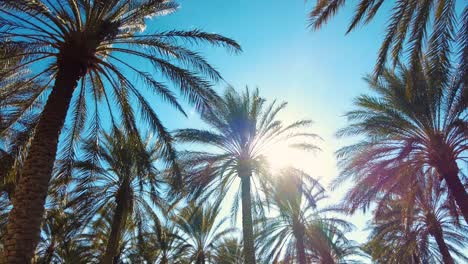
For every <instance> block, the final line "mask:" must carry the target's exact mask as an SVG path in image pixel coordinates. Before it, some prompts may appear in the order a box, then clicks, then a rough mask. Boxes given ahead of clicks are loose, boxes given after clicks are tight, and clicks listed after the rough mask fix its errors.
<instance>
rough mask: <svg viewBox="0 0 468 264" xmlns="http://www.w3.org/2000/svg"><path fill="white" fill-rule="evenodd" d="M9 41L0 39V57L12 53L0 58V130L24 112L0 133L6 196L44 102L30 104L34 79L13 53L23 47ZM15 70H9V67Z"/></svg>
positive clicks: (0, 174) (0, 177) (1, 185)
mask: <svg viewBox="0 0 468 264" xmlns="http://www.w3.org/2000/svg"><path fill="white" fill-rule="evenodd" d="M10 44H11V43H10V42H9V41H2V40H0V57H1V58H5V57H7V56H12V57H13V59H10V60H8V61H7V60H0V76H2V78H0V131H4V132H6V131H5V129H7V124H8V123H9V122H10V121H11V120H12V119H15V117H16V115H17V114H18V113H25V114H24V117H23V119H22V120H21V123H20V124H17V125H15V126H11V127H10V128H9V129H8V131H7V132H6V133H5V134H8V137H4V136H3V135H2V136H0V192H6V193H7V194H8V199H11V198H12V197H13V194H14V187H15V185H16V182H18V180H19V176H20V169H21V168H22V164H23V162H24V159H25V157H26V153H27V149H28V146H29V144H28V143H29V142H30V141H31V139H32V136H33V135H34V129H33V128H34V127H35V125H36V124H37V121H38V117H39V115H38V110H39V109H41V108H42V106H43V102H42V101H41V100H39V101H38V102H37V103H35V104H29V102H31V100H35V99H37V98H35V91H37V89H38V85H37V83H36V82H29V83H27V81H28V76H30V75H31V72H30V70H28V67H21V60H20V59H18V57H16V58H15V56H16V55H18V54H22V53H23V52H24V50H23V49H21V48H18V47H12V46H11V45H10ZM12 67H15V68H17V70H16V71H14V72H11V71H9V69H10V68H12Z"/></svg>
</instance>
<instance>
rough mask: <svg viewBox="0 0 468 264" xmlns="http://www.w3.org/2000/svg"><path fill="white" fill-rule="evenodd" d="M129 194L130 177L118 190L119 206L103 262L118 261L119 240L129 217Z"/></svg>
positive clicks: (113, 220) (117, 201)
mask: <svg viewBox="0 0 468 264" xmlns="http://www.w3.org/2000/svg"><path fill="white" fill-rule="evenodd" d="M129 194H130V185H129V181H128V179H125V180H124V181H123V182H122V185H121V187H120V188H119V190H118V192H117V197H116V201H115V202H116V204H117V207H116V209H115V212H114V216H113V217H112V224H111V233H110V235H109V240H108V241H107V246H106V252H105V254H104V257H103V259H102V264H113V263H117V262H116V257H117V256H118V255H119V252H118V249H119V242H120V238H121V236H122V230H123V229H124V228H125V224H126V222H127V217H128V210H129V200H130V199H129Z"/></svg>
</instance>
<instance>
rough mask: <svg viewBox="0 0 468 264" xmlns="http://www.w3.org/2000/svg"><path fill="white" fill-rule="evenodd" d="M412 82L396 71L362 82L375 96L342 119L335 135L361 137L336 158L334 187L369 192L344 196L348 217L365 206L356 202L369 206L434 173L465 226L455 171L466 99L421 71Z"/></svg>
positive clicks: (463, 140)
mask: <svg viewBox="0 0 468 264" xmlns="http://www.w3.org/2000/svg"><path fill="white" fill-rule="evenodd" d="M427 64H430V63H423V65H427ZM413 74H414V73H413ZM417 76H418V79H417V82H416V83H414V82H413V78H411V77H410V71H409V70H408V69H406V68H405V67H403V66H401V67H400V68H399V71H390V70H386V71H385V72H384V74H383V76H382V77H381V78H380V79H379V80H372V79H370V78H368V79H367V82H368V84H369V86H370V87H371V88H372V90H373V92H375V95H374V96H369V95H362V96H360V97H358V98H357V99H356V103H355V105H356V109H355V110H353V111H350V112H348V113H347V114H346V116H347V117H348V119H349V120H350V121H351V124H350V125H349V126H348V127H346V128H344V129H342V130H341V131H339V132H338V135H339V136H348V135H360V136H364V137H363V138H362V139H361V140H360V141H359V142H358V143H356V144H353V145H350V146H347V147H344V148H342V149H340V150H339V151H338V152H337V155H338V158H339V160H340V161H339V163H340V166H341V167H342V172H341V174H340V177H338V178H337V179H336V183H340V182H342V181H343V180H345V179H353V181H354V182H355V183H356V186H367V187H369V188H368V190H369V191H367V192H366V193H365V192H364V191H363V190H364V189H362V188H361V189H354V190H353V191H352V192H350V193H348V195H347V197H348V199H347V200H348V204H349V205H350V208H349V209H350V211H351V212H352V211H354V210H355V209H357V207H359V206H363V208H365V207H367V205H368V204H369V202H367V203H362V202H359V201H360V200H362V199H365V200H366V201H372V200H373V199H374V197H375V195H376V194H378V193H379V192H380V191H381V190H390V189H392V188H394V187H393V186H395V185H396V184H398V183H399V182H402V181H406V180H407V179H405V177H415V176H416V175H418V173H419V171H420V170H422V171H423V173H424V175H431V174H432V173H433V172H436V173H437V174H438V175H439V177H440V180H443V181H445V183H446V184H447V187H448V190H449V192H450V197H454V198H455V201H456V203H457V205H458V208H459V209H460V211H461V213H462V214H463V216H464V217H465V220H467V219H468V194H467V192H466V189H465V187H464V184H463V181H464V175H463V173H461V172H460V169H459V165H458V164H462V163H463V162H466V161H467V159H466V156H464V154H466V150H468V144H467V142H468V136H467V134H466V129H467V125H468V123H467V121H466V117H467V112H466V107H467V102H468V101H467V100H466V93H465V92H464V88H463V87H461V86H460V85H458V84H457V83H452V82H448V83H444V82H442V81H441V80H440V79H438V77H437V76H432V75H430V73H429V72H428V71H427V67H424V68H423V69H422V71H420V72H419V73H418V74H417ZM450 79H452V80H453V79H454V78H450ZM408 87H409V89H408ZM408 171H410V172H408ZM409 182H411V181H409ZM363 197H364V198H363Z"/></svg>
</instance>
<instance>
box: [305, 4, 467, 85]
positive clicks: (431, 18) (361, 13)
mask: <svg viewBox="0 0 468 264" xmlns="http://www.w3.org/2000/svg"><path fill="white" fill-rule="evenodd" d="M384 2H385V1H384V0H378V1H375V0H360V1H357V3H356V10H355V13H354V16H353V18H352V20H351V22H350V24H349V27H348V29H347V31H346V33H349V32H351V31H352V30H354V29H355V28H356V27H357V26H358V25H359V24H361V23H363V24H367V23H369V22H371V21H372V20H373V19H374V17H375V15H376V14H377V12H378V11H379V10H380V9H381V7H382V6H384V5H383V3H384ZM345 3H346V1H345V0H320V1H317V4H316V5H315V6H314V8H313V9H312V11H311V12H310V14H309V18H310V20H309V21H310V26H311V27H312V28H314V29H319V28H321V27H322V26H323V25H324V24H325V23H326V22H327V21H328V20H329V19H330V18H331V17H333V16H334V15H335V14H336V13H337V12H338V10H339V9H341V8H343V6H344V5H345ZM353 4H354V3H353ZM391 5H392V9H391V12H390V18H389V21H388V23H387V28H386V35H385V38H384V40H383V42H382V45H381V47H380V51H379V55H378V59H377V64H376V67H375V73H376V74H377V75H380V73H382V72H383V70H384V67H385V64H386V61H387V57H389V56H391V58H392V61H393V64H394V65H396V64H398V63H399V62H400V60H401V57H402V54H403V53H408V54H409V56H410V61H411V64H412V65H413V66H417V65H418V64H419V61H420V60H421V58H422V57H423V53H424V52H427V54H428V56H429V57H430V58H431V61H432V62H433V63H434V64H433V66H434V67H433V68H432V70H433V72H432V74H434V75H437V74H440V75H446V73H447V71H446V69H447V68H449V65H450V59H451V55H450V53H451V52H452V51H453V49H452V48H451V47H452V46H454V44H455V45H457V46H458V47H457V49H458V50H457V53H458V55H459V62H458V64H459V65H460V69H459V70H460V72H459V77H460V78H459V81H461V82H463V83H464V84H465V85H466V84H467V83H468V79H467V78H468V68H467V67H466V65H467V58H468V56H467V55H468V37H467V36H468V7H466V6H465V8H464V10H463V13H462V14H457V10H456V6H457V1H456V0H451V1H433V0H424V1H420V0H408V1H394V2H392V4H391ZM426 39H427V40H426Z"/></svg>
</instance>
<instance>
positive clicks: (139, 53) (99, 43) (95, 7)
mask: <svg viewBox="0 0 468 264" xmlns="http://www.w3.org/2000/svg"><path fill="white" fill-rule="evenodd" d="M176 7H177V4H175V3H174V2H172V1H170V0H143V1H135V0H110V1H102V0H93V1H91V0H67V1H63V2H62V1H61V2H55V1H53V2H51V1H46V0H39V1H32V0H15V1H11V0H2V1H0V13H1V17H0V19H1V24H2V27H1V28H0V39H9V45H11V46H13V47H19V48H22V49H23V50H24V52H23V53H21V54H19V55H17V57H19V58H20V59H21V64H20V65H18V66H16V67H11V68H9V70H8V71H6V72H4V73H2V78H3V76H4V75H6V74H9V73H11V72H14V71H16V70H17V69H18V68H20V67H25V66H31V68H34V69H37V71H35V72H34V74H31V76H30V77H29V78H28V80H27V81H26V82H25V85H26V84H28V83H30V82H33V81H36V82H39V87H38V89H36V90H35V91H34V95H35V96H34V98H35V100H29V101H28V102H25V104H27V103H29V104H34V103H35V102H36V101H37V100H38V98H40V97H41V95H44V96H46V95H47V94H48V93H49V92H50V95H49V96H48V98H47V103H46V104H45V106H44V107H43V109H42V111H41V117H40V120H39V121H38V123H37V125H35V134H34V139H33V140H32V142H31V146H30V149H29V154H28V156H27V159H26V160H25V162H24V167H23V173H22V177H21V179H20V181H19V183H18V186H17V188H16V194H15V196H16V198H15V200H14V202H13V209H12V211H11V213H10V216H9V218H10V223H11V224H10V225H9V226H8V231H7V238H6V239H7V243H6V244H7V245H8V246H7V248H6V250H5V257H4V259H5V262H7V263H29V262H30V259H31V257H32V255H33V252H34V249H35V247H36V244H37V242H38V240H39V232H40V224H41V219H42V215H43V213H44V201H45V197H46V194H47V189H48V182H49V179H50V177H51V172H52V168H53V165H54V160H55V157H56V152H57V145H58V139H59V136H60V135H61V130H62V127H63V125H64V122H65V119H66V118H67V112H68V110H70V115H69V119H70V129H69V130H67V133H62V134H63V135H61V136H62V137H63V140H62V141H63V144H64V145H66V147H63V148H62V149H61V151H60V152H61V153H59V156H60V157H63V159H62V160H63V161H64V162H62V163H61V164H60V166H61V170H64V173H63V174H66V175H69V174H70V173H68V172H69V171H70V170H71V168H72V166H71V163H72V161H73V157H74V155H75V154H74V153H75V152H74V148H73V146H74V145H75V142H76V141H77V139H79V135H80V134H81V132H82V131H83V129H84V127H86V126H90V128H91V130H90V131H91V134H92V135H94V136H96V135H97V134H99V133H98V131H99V130H100V122H99V121H100V113H101V112H102V111H103V109H106V108H108V109H106V110H105V111H108V112H109V113H112V114H111V119H112V122H113V123H116V124H117V123H121V124H123V125H125V127H126V128H127V129H129V130H135V127H136V124H135V115H134V113H133V111H132V107H131V104H130V101H132V100H135V102H137V104H138V105H139V108H140V112H141V115H142V117H143V119H144V120H146V121H147V123H148V125H149V126H150V127H151V128H153V129H154V130H155V131H156V132H157V133H158V134H159V136H160V137H161V138H162V139H163V142H164V143H165V148H164V150H165V155H166V156H168V157H171V160H173V161H172V163H173V165H174V166H176V164H175V161H174V160H175V152H174V149H173V148H172V146H171V137H170V135H169V134H168V133H167V131H166V129H165V127H164V126H163V125H162V124H161V122H160V120H159V118H158V115H157V114H156V112H155V111H154V109H153V108H152V107H151V106H150V103H149V101H148V100H147V98H145V97H144V96H143V95H142V93H141V90H140V89H139V88H137V87H136V86H135V85H134V83H133V82H132V81H130V80H129V79H128V78H127V77H126V76H129V75H128V74H131V75H133V76H135V77H136V78H139V79H140V80H142V81H143V83H144V84H145V85H144V86H145V87H146V88H148V89H149V91H150V92H151V93H153V94H156V95H158V96H161V97H162V98H163V99H164V100H166V101H168V102H169V103H170V104H171V105H172V106H174V107H175V108H176V109H178V110H180V111H182V112H183V110H182V108H181V106H180V104H179V103H178V100H177V97H176V96H175V95H174V94H173V92H172V91H171V90H170V89H169V88H168V87H167V86H166V85H165V84H163V83H162V82H160V81H158V80H157V79H156V76H155V75H151V74H150V73H149V72H146V71H145V70H142V69H139V68H137V67H135V66H134V65H132V64H131V63H129V62H128V57H133V58H137V59H140V60H141V61H145V63H147V66H148V68H151V69H152V70H154V71H155V72H157V73H158V74H161V75H162V76H163V77H167V78H168V79H169V80H171V81H173V82H174V83H175V84H176V85H177V87H179V90H180V93H181V95H182V96H184V97H185V98H187V99H188V101H189V102H190V103H192V104H194V105H195V106H196V108H197V109H200V110H202V109H204V108H206V107H208V106H209V102H210V101H211V100H212V99H213V98H215V97H216V96H215V93H214V92H213V90H212V89H211V86H210V80H214V81H216V80H219V79H220V78H221V77H220V74H219V73H218V72H217V71H216V70H215V69H214V68H213V67H211V66H210V65H209V64H208V63H207V62H206V60H204V59H203V58H202V57H201V56H200V55H199V54H198V53H196V52H193V51H191V50H189V49H187V48H185V47H184V45H183V43H182V42H185V43H187V42H190V43H203V42H204V43H209V44H213V45H220V46H224V47H229V48H232V49H233V50H236V51H238V50H240V47H239V45H238V44H237V43H236V42H234V41H233V40H231V39H228V38H225V37H222V36H220V35H217V34H209V33H205V32H201V31H199V30H191V31H167V32H155V33H148V32H147V31H144V27H145V20H146V18H149V17H153V16H157V15H164V14H167V13H171V12H173V11H174V10H175V9H176ZM122 55H126V56H125V58H124V57H123V56H122ZM15 57H16V56H8V57H6V58H5V57H3V58H1V60H2V61H3V60H10V59H14V58H15ZM172 59H175V60H172ZM145 68H146V66H145ZM204 77H206V78H204ZM52 82H54V85H53V86H52V87H51V85H50V84H51V83H52ZM14 89H22V86H17V87H16V88H14ZM75 90H76V91H75ZM73 97H75V99H73ZM88 99H89V100H88ZM112 100H114V102H116V103H115V104H112V105H111V101H112ZM100 104H103V107H101V106H100ZM87 105H88V106H87ZM70 106H71V107H70ZM69 108H70V109H69ZM23 109H29V108H28V107H23ZM87 109H88V110H91V111H90V112H91V113H90V114H87V111H86V110H87ZM116 113H117V114H116ZM23 114H25V112H24V111H22V112H20V113H18V114H17V115H16V118H13V119H11V120H10V121H9V122H8V123H7V124H5V128H4V129H2V131H0V135H1V137H2V138H3V137H4V136H5V135H6V134H5V131H6V130H8V128H10V127H11V126H14V125H15V124H17V123H18V122H21V120H22V118H23ZM87 116H91V117H92V118H91V120H89V121H90V122H86V120H87ZM117 116H120V119H121V121H120V122H119V120H115V118H116V117H117ZM65 161H66V162H65Z"/></svg>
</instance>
